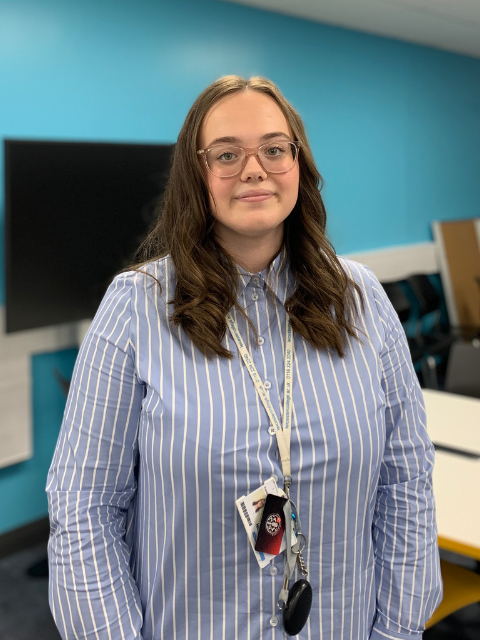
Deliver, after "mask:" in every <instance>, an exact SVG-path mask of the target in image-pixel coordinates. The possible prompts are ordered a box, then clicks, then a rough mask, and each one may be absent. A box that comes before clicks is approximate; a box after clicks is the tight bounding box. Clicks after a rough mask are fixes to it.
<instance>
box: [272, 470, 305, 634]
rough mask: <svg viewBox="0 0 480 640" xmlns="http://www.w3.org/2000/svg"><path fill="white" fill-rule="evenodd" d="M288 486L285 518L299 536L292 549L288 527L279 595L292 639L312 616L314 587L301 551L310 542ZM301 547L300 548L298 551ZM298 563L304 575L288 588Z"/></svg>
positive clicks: (286, 629)
mask: <svg viewBox="0 0 480 640" xmlns="http://www.w3.org/2000/svg"><path fill="white" fill-rule="evenodd" d="M289 486H290V485H289V483H288V482H286V494H287V496H288V500H287V502H286V503H285V506H284V512H285V518H286V520H287V518H288V520H287V522H288V521H289V520H290V519H291V520H292V521H293V522H294V528H295V535H296V536H297V542H296V543H295V545H294V546H293V548H292V546H291V537H290V535H289V527H287V528H286V536H287V548H286V550H285V559H284V580H283V588H282V591H281V592H280V596H279V599H278V603H277V606H278V608H279V609H281V610H283V628H284V629H285V631H286V632H287V633H288V635H290V636H296V635H297V634H298V633H300V631H301V630H302V629H303V627H304V626H305V623H306V622H307V620H308V616H309V615H310V609H311V606H312V595H313V594H312V587H311V585H310V583H309V582H308V580H306V579H305V578H306V576H307V575H308V570H307V567H306V565H305V560H304V559H303V554H302V551H303V550H304V549H305V546H306V543H307V539H306V537H305V535H304V534H303V533H302V532H301V531H300V522H299V518H298V513H297V507H296V506H295V503H294V502H293V500H291V499H290V497H289V492H288V489H289ZM300 539H303V546H302V547H301V546H300ZM296 547H298V548H296ZM295 564H298V566H299V568H300V571H301V572H302V574H303V575H304V576H305V578H302V579H300V580H297V582H295V584H294V585H293V586H292V587H291V588H290V590H288V591H287V589H288V582H289V580H290V577H291V575H292V573H293V570H294V568H295Z"/></svg>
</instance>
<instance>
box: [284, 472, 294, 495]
mask: <svg viewBox="0 0 480 640" xmlns="http://www.w3.org/2000/svg"><path fill="white" fill-rule="evenodd" d="M291 484H292V476H284V478H283V490H284V491H285V493H286V495H287V498H288V499H290V485H291Z"/></svg>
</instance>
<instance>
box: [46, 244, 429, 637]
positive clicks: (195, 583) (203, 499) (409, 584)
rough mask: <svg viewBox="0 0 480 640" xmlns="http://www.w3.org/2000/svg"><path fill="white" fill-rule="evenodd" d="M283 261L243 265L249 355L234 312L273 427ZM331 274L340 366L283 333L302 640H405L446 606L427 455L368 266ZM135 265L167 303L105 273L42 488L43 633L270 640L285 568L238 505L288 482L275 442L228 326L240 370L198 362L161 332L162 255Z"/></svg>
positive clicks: (406, 363)
mask: <svg viewBox="0 0 480 640" xmlns="http://www.w3.org/2000/svg"><path fill="white" fill-rule="evenodd" d="M283 257H284V254H283V253H281V254H279V256H277V258H276V259H275V260H274V261H273V263H272V264H271V265H270V266H271V269H270V272H269V273H268V272H267V270H265V271H262V272H261V273H257V274H250V273H247V272H246V271H244V270H243V269H241V268H239V297H238V302H239V304H240V306H241V307H242V308H243V309H244V310H245V311H246V313H247V314H248V317H249V318H250V319H251V320H252V321H253V323H254V325H255V327H256V329H257V331H258V335H259V344H256V343H255V340H254V335H253V332H252V330H251V328H249V326H248V323H247V321H246V319H245V318H244V317H243V315H242V314H241V313H238V312H237V311H236V310H232V312H233V315H234V317H235V320H236V322H237V324H238V327H239V330H240V333H241V335H242V337H243V339H244V340H245V341H246V344H247V347H248V349H249V352H250V354H251V356H252V358H253V361H254V364H255V366H256V368H257V370H258V372H259V375H260V376H261V378H262V379H263V381H264V385H265V388H268V390H269V391H268V392H269V396H270V399H271V401H272V404H273V406H274V408H275V410H276V412H277V415H278V416H279V419H280V420H281V419H282V414H283V389H284V346H285V345H284V341H285V334H284V331H285V320H286V317H285V313H286V312H285V308H284V303H285V301H286V299H287V298H288V297H289V295H290V294H291V293H292V291H293V289H294V284H295V283H294V279H293V277H292V273H291V271H290V269H289V267H288V263H287V265H286V266H285V268H283V266H284V265H283V262H282V258H283ZM342 265H343V267H344V269H345V270H346V271H347V273H348V274H349V275H350V276H351V277H352V278H353V279H354V280H355V281H356V282H357V283H358V284H359V286H360V288H361V290H362V291H363V295H364V298H365V311H364V313H361V314H360V316H359V318H358V320H357V321H356V323H357V326H358V328H359V330H360V331H359V332H358V335H359V339H358V340H356V339H352V338H347V339H346V355H345V357H344V358H343V359H342V358H340V357H338V355H337V354H336V353H335V352H333V351H329V350H319V349H316V348H314V347H313V346H311V345H310V344H309V343H308V342H307V341H306V340H304V339H303V338H302V337H301V336H300V335H299V334H296V333H294V360H293V370H292V376H293V391H292V393H293V414H292V438H291V456H290V457H291V467H292V478H293V484H292V487H291V490H290V491H291V497H292V499H293V500H294V502H295V503H296V505H297V508H298V513H299V516H300V519H301V523H302V530H303V533H304V534H305V536H306V539H307V546H306V548H305V550H304V552H303V556H304V559H305V562H306V565H307V567H308V571H309V573H308V580H309V581H310V583H311V585H312V589H313V602H312V608H311V613H310V617H309V619H308V622H307V624H306V625H305V627H304V628H303V630H302V631H301V632H300V634H299V636H298V637H299V638H302V639H305V640H307V639H308V640H320V638H321V639H322V640H326V639H329V640H366V639H367V638H371V639H372V640H384V639H385V638H390V639H392V640H407V638H408V639H409V640H411V639H412V638H420V637H421V635H422V630H423V629H424V625H425V622H426V621H427V620H428V619H429V617H430V616H431V614H432V612H433V611H434V609H435V608H436V606H437V605H438V602H439V600H440V597H441V578H440V571H439V559H438V548H437V533H436V524H435V507H434V498H433V494H432V483H431V476H432V466H433V461H434V449H433V447H432V443H431V441H430V439H429V437H428V435H427V431H426V421H425V411H424V404H423V399H422V394H421V391H420V388H419V385H418V381H417V377H416V374H415V372H414V369H413V367H412V363H411V359H410V355H409V351H408V346H407V342H406V339H405V334H404V332H403V329H402V327H401V325H400V323H399V320H398V317H397V315H396V313H395V312H394V310H393V308H392V306H391V304H390V302H389V300H388V298H387V297H386V295H385V293H384V291H383V289H382V287H381V286H380V285H379V283H378V281H377V279H376V278H375V276H374V275H373V273H372V272H371V271H369V270H368V269H367V268H366V267H363V266H361V265H359V264H357V263H355V262H352V261H349V260H345V259H344V260H342ZM143 269H144V270H146V271H148V273H150V274H152V275H154V276H155V278H156V279H157V280H158V281H159V282H160V283H161V285H162V291H160V288H159V286H158V284H157V282H155V280H153V278H151V277H149V276H147V275H143V274H141V273H138V272H134V271H129V272H127V273H123V274H121V275H118V276H116V277H115V279H114V280H113V282H112V284H111V285H110V287H109V288H108V290H107V292H106V294H105V296H104V298H103V301H102V303H101V305H100V307H99V309H98V311H97V313H96V315H95V318H94V320H93V322H92V324H91V326H90V329H89V331H88V333H87V335H86V337H85V339H84V341H83V343H82V345H81V348H80V351H79V354H78V358H77V361H76V364H75V368H74V372H73V377H72V381H71V387H70V392H69V396H68V400H67V404H66V408H65V413H64V417H63V422H62V427H61V432H60V435H59V439H58V443H57V448H56V451H55V454H54V458H53V461H52V465H51V468H50V472H49V476H48V482H47V492H48V497H49V510H50V518H51V535H50V540H49V559H50V590H49V599H50V606H51V609H52V612H53V615H54V618H55V621H56V624H57V626H58V629H59V631H60V634H61V635H62V637H63V638H71V639H73V638H83V639H88V640H93V639H94V638H95V639H96V640H107V639H108V640H120V639H122V640H133V639H136V640H141V639H143V640H154V639H155V640H160V639H163V638H165V639H167V640H187V639H191V640H193V639H194V638H195V639H196V640H223V639H227V638H228V639H229V640H259V639H265V640H267V639H268V640H276V639H280V638H281V639H283V638H284V637H286V636H285V632H284V630H283V625H282V616H281V611H279V610H278V608H277V599H278V595H279V592H280V590H281V588H282V583H283V554H282V555H281V556H278V557H276V558H275V559H274V560H273V561H272V564H271V565H268V566H267V567H264V568H263V569H261V568H260V567H259V565H258V564H257V561H256V559H255V557H254V554H253V551H252V548H251V545H250V543H249V541H248V539H247V535H246V532H245V529H244V527H243V525H242V522H241V519H240V516H239V515H238V513H237V510H236V507H235V501H236V499H237V498H239V497H240V496H242V495H247V494H248V493H250V492H251V491H253V490H255V489H256V488H258V487H259V486H260V485H261V484H263V483H264V482H265V481H266V480H267V479H268V478H269V477H271V476H272V475H274V476H277V478H278V483H279V486H282V485H283V476H282V466H281V461H280V458H279V455H278V448H277V442H276V437H275V431H274V430H272V429H271V428H270V427H271V425H270V421H269V419H268V416H267V413H266V411H265V409H264V406H263V404H262V402H261V400H260V398H259V396H258V394H257V392H256V390H255V387H254V385H253V382H252V380H251V378H250V375H249V373H248V371H247V370H246V367H245V365H244V364H243V361H242V359H241V357H239V354H238V352H237V348H236V345H235V342H234V341H233V339H232V336H231V335H230V333H229V332H228V330H227V332H226V334H225V336H224V337H223V339H222V344H223V345H224V346H225V347H226V348H228V349H229V350H230V351H231V352H232V353H233V354H234V358H233V359H232V360H229V359H226V358H220V357H214V358H212V359H210V360H208V359H207V358H206V357H205V356H204V355H202V353H201V352H200V350H199V349H198V348H197V347H196V346H195V345H194V344H193V343H192V341H191V340H190V339H189V338H188V337H187V336H186V334H185V333H184V331H183V330H182V328H181V327H178V326H177V327H176V326H173V324H172V323H171V322H170V321H169V316H170V314H171V312H172V310H173V308H172V305H169V304H167V302H168V301H169V300H172V299H173V293H174V288H175V269H174V265H173V262H172V259H171V258H170V257H169V256H167V257H165V258H162V259H159V260H156V261H153V262H151V263H149V264H148V265H147V266H146V267H143ZM318 286H321V282H319V283H318ZM294 577H295V578H296V579H298V578H300V577H302V576H301V574H300V573H299V572H298V571H297V570H296V575H295V576H294ZM290 584H293V578H292V581H291V583H290Z"/></svg>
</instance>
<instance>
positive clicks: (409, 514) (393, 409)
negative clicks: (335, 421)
mask: <svg viewBox="0 0 480 640" xmlns="http://www.w3.org/2000/svg"><path fill="white" fill-rule="evenodd" d="M368 271H369V270H368ZM369 275H370V279H371V285H372V291H373V297H374V299H375V304H376V307H377V310H378V313H379V318H380V323H381V326H382V328H383V332H384V343H383V347H382V350H381V354H380V357H381V370H382V387H383V391H384V393H385V403H386V405H385V412H386V415H385V422H386V443H385V450H384V455H383V461H382V464H381V470H380V478H379V483H378V489H377V497H376V505H375V515H374V520H373V526H372V536H373V544H374V550H375V583H376V593H377V615H376V619H375V622H374V625H373V628H372V633H371V636H370V638H371V640H385V638H390V639H391V640H407V639H409V640H411V639H412V638H421V637H422V633H423V631H424V629H425V624H426V622H427V621H428V620H429V619H430V617H431V615H432V614H433V612H434V611H435V609H436V608H437V606H438V604H439V603H440V601H441V597H442V580H441V574H440V559H439V554H438V540H437V526H436V518H435V500H434V496H433V490H432V470H433V463H434V458H435V450H434V448H433V445H432V442H431V440H430V438H429V436H428V433H427V429H426V416H425V405H424V402H423V396H422V392H421V390H420V386H419V384H418V379H417V375H416V373H415V370H414V368H413V365H412V361H411V357H410V351H409V348H408V343H407V340H406V337H405V333H404V331H403V327H402V325H401V323H400V321H399V319H398V316H397V314H396V312H395V310H394V309H393V307H392V305H391V303H390V301H389V299H388V297H387V296H386V294H385V292H384V290H383V288H382V287H381V285H380V283H379V282H378V280H377V279H376V277H375V276H374V275H373V273H372V272H371V271H369Z"/></svg>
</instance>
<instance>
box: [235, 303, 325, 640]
mask: <svg viewBox="0 0 480 640" xmlns="http://www.w3.org/2000/svg"><path fill="white" fill-rule="evenodd" d="M286 316H287V322H286V336H285V395H284V400H283V422H282V424H280V421H279V419H278V417H277V414H276V413H275V409H274V408H273V406H272V403H271V402H270V398H269V395H268V392H267V391H266V390H265V387H264V386H263V384H262V381H261V379H260V376H259V375H258V371H257V369H256V367H255V365H254V364H253V360H252V358H251V356H250V354H249V353H248V350H247V347H246V346H245V343H244V342H243V340H242V336H241V335H240V333H239V331H238V327H237V323H236V322H235V320H234V319H233V316H232V314H231V313H227V316H226V320H227V324H228V328H229V329H230V332H231V334H232V336H233V339H234V340H235V342H236V343H237V347H238V350H239V352H240V355H241V356H242V358H243V361H244V363H245V366H246V367H247V370H248V373H249V374H250V376H251V378H252V380H253V384H254V385H255V388H256V390H257V392H258V395H259V396H260V399H261V400H262V402H263V406H264V407H265V410H266V412H267V414H268V417H269V418H270V420H271V421H272V424H273V425H274V426H275V435H276V436H277V442H278V449H279V451H280V457H281V460H282V471H283V479H284V483H285V485H284V489H285V494H286V496H287V498H288V499H287V501H286V502H285V505H284V508H283V510H284V513H285V523H286V526H285V533H286V542H287V546H286V553H285V556H284V559H283V587H282V590H281V591H280V595H279V597H278V602H277V606H278V608H279V609H282V610H284V614H283V618H284V627H285V630H286V631H287V633H289V635H297V634H298V633H299V632H300V631H301V629H302V628H303V626H304V624H305V622H306V620H307V618H308V615H309V613H310V606H311V590H312V588H311V586H310V584H309V583H308V582H307V581H306V580H299V581H298V582H296V583H295V584H294V586H293V587H292V590H291V591H290V592H289V590H288V582H289V580H290V578H291V576H292V573H293V570H294V568H295V565H296V564H297V562H298V564H299V566H300V568H301V570H302V573H303V575H304V576H306V575H307V574H308V571H307V568H306V566H305V562H304V560H303V556H302V549H303V547H302V548H301V543H300V536H303V539H304V540H305V544H306V538H305V536H304V535H303V534H302V533H300V531H301V525H300V519H299V517H298V513H297V509H296V507H295V505H294V504H293V502H292V501H291V500H290V491H289V489H290V485H291V484H292V476H291V468H290V439H291V435H292V429H291V426H292V356H293V333H292V324H291V321H290V317H289V315H288V313H287V314H286ZM292 507H293V510H292ZM292 517H293V519H294V521H295V522H296V531H295V533H296V534H297V541H296V542H295V544H293V545H292V529H291V526H290V523H291V521H292ZM304 546H305V545H304ZM305 590H307V596H308V597H309V598H310V601H309V602H308V603H307V602H306V601H305V596H302V597H300V596H301V593H302V592H303V591H305ZM294 594H295V595H294ZM308 597H307V600H308Z"/></svg>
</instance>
